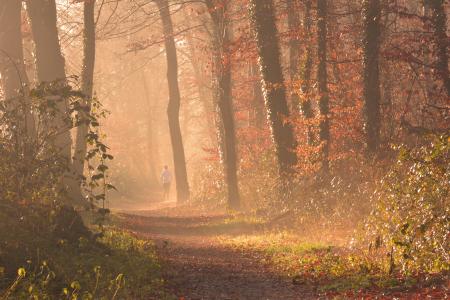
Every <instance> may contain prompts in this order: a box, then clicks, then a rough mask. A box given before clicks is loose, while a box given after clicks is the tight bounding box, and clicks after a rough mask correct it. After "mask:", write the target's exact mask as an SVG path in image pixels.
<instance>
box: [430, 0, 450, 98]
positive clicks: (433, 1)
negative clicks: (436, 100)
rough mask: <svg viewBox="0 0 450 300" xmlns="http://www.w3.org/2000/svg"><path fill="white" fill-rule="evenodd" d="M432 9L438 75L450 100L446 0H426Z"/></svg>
mask: <svg viewBox="0 0 450 300" xmlns="http://www.w3.org/2000/svg"><path fill="white" fill-rule="evenodd" d="M425 1H426V2H427V5H428V6H429V7H430V8H431V11H432V16H431V24H432V28H433V37H434V41H435V45H436V46H435V47H436V63H435V68H436V74H437V77H438V78H441V80H442V82H443V83H444V88H445V90H446V92H447V97H448V98H450V73H449V70H448V46H449V42H448V36H447V13H446V11H445V8H444V2H445V1H444V0H425Z"/></svg>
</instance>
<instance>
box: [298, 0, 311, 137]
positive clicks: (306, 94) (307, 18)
mask: <svg viewBox="0 0 450 300" xmlns="http://www.w3.org/2000/svg"><path fill="white" fill-rule="evenodd" d="M303 26H304V32H305V36H306V53H305V54H306V57H305V64H304V66H303V76H302V77H303V78H302V79H303V80H302V85H301V92H302V94H303V98H302V101H301V103H300V109H301V111H302V114H303V116H304V118H305V119H307V120H310V119H312V118H313V117H314V111H313V108H312V104H311V72H312V64H313V51H312V33H311V0H305V14H304V20H303ZM307 130H308V132H307V134H308V144H309V145H312V144H313V143H314V132H313V130H312V128H311V126H308V129H307Z"/></svg>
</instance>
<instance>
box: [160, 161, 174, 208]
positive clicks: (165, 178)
mask: <svg viewBox="0 0 450 300" xmlns="http://www.w3.org/2000/svg"><path fill="white" fill-rule="evenodd" d="M161 182H162V185H163V189H164V194H163V199H164V201H167V200H169V192H170V183H171V182H172V174H171V173H170V171H169V167H168V166H167V165H165V166H164V169H163V171H162V172H161Z"/></svg>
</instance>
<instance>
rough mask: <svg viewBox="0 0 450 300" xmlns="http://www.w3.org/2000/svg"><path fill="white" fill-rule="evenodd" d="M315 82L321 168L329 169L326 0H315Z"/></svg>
mask: <svg viewBox="0 0 450 300" xmlns="http://www.w3.org/2000/svg"><path fill="white" fill-rule="evenodd" d="M317 59H318V66H317V83H318V90H319V97H320V98H319V110H320V117H321V120H320V125H319V130H320V131H319V137H320V142H321V143H322V146H323V148H322V170H323V171H324V172H325V173H327V172H328V169H329V148H330V124H329V116H328V114H329V112H330V109H329V97H328V73H327V0H318V1H317Z"/></svg>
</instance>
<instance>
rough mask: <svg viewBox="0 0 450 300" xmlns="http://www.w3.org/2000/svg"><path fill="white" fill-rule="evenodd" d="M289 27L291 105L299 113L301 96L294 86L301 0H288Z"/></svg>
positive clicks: (296, 75) (298, 51)
mask: <svg viewBox="0 0 450 300" xmlns="http://www.w3.org/2000/svg"><path fill="white" fill-rule="evenodd" d="M286 4H287V14H288V28H289V33H290V35H289V38H290V39H289V75H290V80H291V87H292V88H291V105H292V109H293V112H295V113H297V112H298V109H299V96H298V93H297V91H295V89H294V86H295V85H296V81H297V80H298V79H299V64H298V61H299V58H300V41H299V38H298V32H299V30H300V18H299V7H298V4H299V1H295V0H287V3H286Z"/></svg>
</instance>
